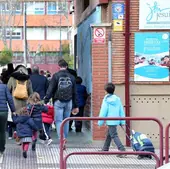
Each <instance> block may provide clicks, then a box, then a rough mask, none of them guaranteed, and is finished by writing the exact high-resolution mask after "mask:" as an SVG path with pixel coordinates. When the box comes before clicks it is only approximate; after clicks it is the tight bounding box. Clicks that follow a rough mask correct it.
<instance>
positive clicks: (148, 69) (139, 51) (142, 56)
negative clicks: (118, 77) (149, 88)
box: [134, 32, 170, 81]
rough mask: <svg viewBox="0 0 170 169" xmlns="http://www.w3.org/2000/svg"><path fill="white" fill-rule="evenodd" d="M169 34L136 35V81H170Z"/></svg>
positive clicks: (149, 33) (150, 33)
mask: <svg viewBox="0 0 170 169" xmlns="http://www.w3.org/2000/svg"><path fill="white" fill-rule="evenodd" d="M169 47H170V46H169V33H168V32H160V33H156V32H148V33H135V56H134V63H135V64H134V65H135V67H134V81H169V68H170V57H169Z"/></svg>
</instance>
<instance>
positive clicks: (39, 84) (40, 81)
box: [30, 66, 49, 99]
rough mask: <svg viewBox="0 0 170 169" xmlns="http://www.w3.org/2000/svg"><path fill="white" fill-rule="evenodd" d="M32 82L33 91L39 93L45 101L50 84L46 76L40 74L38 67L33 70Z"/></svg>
mask: <svg viewBox="0 0 170 169" xmlns="http://www.w3.org/2000/svg"><path fill="white" fill-rule="evenodd" d="M30 80H31V82H32V89H33V91H34V92H37V93H38V94H39V95H40V98H41V99H43V98H44V96H45V95H46V91H47V88H48V84H49V82H48V80H47V78H46V77H45V76H42V75H40V74H39V67H38V66H34V67H33V68H32V75H31V77H30Z"/></svg>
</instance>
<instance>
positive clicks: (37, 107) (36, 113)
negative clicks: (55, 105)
mask: <svg viewBox="0 0 170 169" xmlns="http://www.w3.org/2000/svg"><path fill="white" fill-rule="evenodd" d="M27 111H28V112H30V116H31V117H32V119H33V121H34V123H35V124H36V126H37V129H38V131H41V130H42V129H43V126H42V112H45V113H47V112H48V107H47V106H45V105H44V104H42V102H41V99H40V95H39V94H38V93H36V92H34V93H33V94H32V95H30V97H29V98H28V101H27ZM32 139H33V143H32V151H35V148H36V142H37V131H33V138H32Z"/></svg>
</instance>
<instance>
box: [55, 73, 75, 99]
mask: <svg viewBox="0 0 170 169" xmlns="http://www.w3.org/2000/svg"><path fill="white" fill-rule="evenodd" d="M72 87H73V84H72V81H71V78H70V77H69V76H68V75H65V76H62V77H60V78H59V80H58V88H57V99H58V100H59V101H70V100H71V99H72V94H73V89H72Z"/></svg>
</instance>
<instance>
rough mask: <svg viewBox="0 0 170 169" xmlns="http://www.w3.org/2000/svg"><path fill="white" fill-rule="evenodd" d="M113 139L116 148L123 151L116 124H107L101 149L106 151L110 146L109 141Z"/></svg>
mask: <svg viewBox="0 0 170 169" xmlns="http://www.w3.org/2000/svg"><path fill="white" fill-rule="evenodd" d="M112 140H113V141H114V143H115V144H116V146H117V148H118V150H120V151H125V147H124V146H123V144H122V142H121V141H120V139H119V137H118V134H117V126H108V131H107V135H106V139H105V143H104V146H103V148H102V150H103V151H108V150H109V147H110V143H111V141H112Z"/></svg>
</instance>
